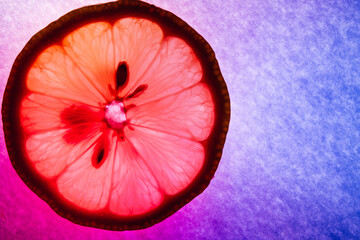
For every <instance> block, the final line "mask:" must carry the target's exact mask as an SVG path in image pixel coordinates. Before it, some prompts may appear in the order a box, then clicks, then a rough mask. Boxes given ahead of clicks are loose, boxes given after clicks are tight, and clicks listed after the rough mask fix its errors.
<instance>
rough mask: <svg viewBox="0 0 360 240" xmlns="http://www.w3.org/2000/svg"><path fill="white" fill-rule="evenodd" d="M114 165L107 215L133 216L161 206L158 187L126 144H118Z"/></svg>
mask: <svg viewBox="0 0 360 240" xmlns="http://www.w3.org/2000/svg"><path fill="white" fill-rule="evenodd" d="M125 129H127V128H125ZM114 161H115V162H114V170H113V171H114V172H113V187H112V191H111V197H110V202H109V209H110V211H112V212H113V213H115V214H119V215H134V214H141V213H144V212H147V211H149V210H151V209H153V208H155V207H157V206H158V205H160V203H161V201H162V199H163V196H162V194H161V193H160V191H159V186H158V183H157V182H156V180H155V178H154V176H153V175H152V173H151V172H150V171H149V168H148V166H147V163H146V162H145V161H144V160H143V159H142V158H141V156H140V155H139V154H138V152H137V150H136V149H135V148H134V147H133V146H132V145H131V144H130V143H129V142H128V141H127V140H125V141H122V142H118V147H117V150H116V156H115V159H114Z"/></svg>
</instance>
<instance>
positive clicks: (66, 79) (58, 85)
mask: <svg viewBox="0 0 360 240" xmlns="http://www.w3.org/2000/svg"><path fill="white" fill-rule="evenodd" d="M26 84H27V87H28V88H29V90H30V91H32V92H36V93H41V94H44V95H46V96H50V97H55V98H61V99H67V100H72V101H78V102H81V103H85V104H88V105H92V106H98V105H99V102H104V101H105V99H104V97H103V96H101V94H100V93H99V91H98V90H97V89H95V88H94V86H92V85H91V83H90V82H89V80H88V78H87V77H86V76H85V75H84V74H83V72H82V71H80V69H79V68H78V67H77V65H76V64H74V62H73V61H72V59H71V58H70V57H69V56H67V55H66V53H65V52H64V49H63V48H62V47H61V46H57V45H56V46H51V47H49V48H47V49H46V50H44V52H42V53H41V54H40V56H39V57H38V58H37V60H36V61H35V63H34V64H33V65H32V67H31V69H30V71H29V73H28V75H27V79H26Z"/></svg>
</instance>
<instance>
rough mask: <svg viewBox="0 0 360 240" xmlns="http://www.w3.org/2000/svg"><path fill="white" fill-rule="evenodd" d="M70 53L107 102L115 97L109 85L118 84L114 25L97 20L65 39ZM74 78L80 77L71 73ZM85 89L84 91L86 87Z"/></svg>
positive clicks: (65, 46)
mask: <svg viewBox="0 0 360 240" xmlns="http://www.w3.org/2000/svg"><path fill="white" fill-rule="evenodd" d="M62 45H63V47H64V50H65V52H66V54H67V55H68V56H69V57H70V58H71V59H72V60H73V62H74V63H75V65H76V66H77V67H78V68H79V69H80V71H81V72H82V73H83V74H84V76H86V79H87V81H88V83H90V84H91V85H92V86H93V87H94V88H95V89H96V90H97V91H98V92H99V93H100V94H101V95H102V97H103V98H104V99H105V100H106V101H111V100H112V95H111V92H110V91H109V88H108V86H109V85H110V86H112V88H114V87H115V83H114V80H113V79H114V75H115V71H116V68H114V66H115V64H117V63H115V62H114V54H115V53H114V43H113V35H112V26H111V25H110V24H109V23H105V22H97V23H92V24H88V25H86V26H84V27H81V28H80V29H78V30H76V31H74V32H73V33H71V34H69V35H68V36H67V37H65V39H64V40H63V42H62ZM69 78H72V79H73V80H74V81H78V80H79V79H76V78H73V76H69ZM83 91H84V90H83Z"/></svg>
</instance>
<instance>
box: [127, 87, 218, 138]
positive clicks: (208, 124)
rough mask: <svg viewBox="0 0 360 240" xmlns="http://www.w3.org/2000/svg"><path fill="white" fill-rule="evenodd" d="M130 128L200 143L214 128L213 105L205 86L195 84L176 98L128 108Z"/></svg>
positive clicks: (162, 99) (167, 98) (175, 96)
mask: <svg viewBox="0 0 360 240" xmlns="http://www.w3.org/2000/svg"><path fill="white" fill-rule="evenodd" d="M127 118H128V119H129V122H130V124H131V125H137V126H143V127H147V128H150V129H154V130H159V131H161V132H165V133H169V134H172V135H176V136H179V137H183V138H187V139H191V140H196V141H203V140H205V139H206V138H207V137H208V136H209V134H210V132H211V130H212V127H213V125H214V104H213V101H212V98H211V94H210V92H209V90H208V89H207V87H206V85H204V84H202V83H198V84H196V85H195V86H193V87H191V88H188V89H185V90H183V91H181V92H178V93H176V94H172V95H170V96H167V97H164V98H161V99H159V100H154V101H151V102H149V103H146V104H143V105H139V106H136V107H134V108H131V109H130V110H129V111H128V112H127Z"/></svg>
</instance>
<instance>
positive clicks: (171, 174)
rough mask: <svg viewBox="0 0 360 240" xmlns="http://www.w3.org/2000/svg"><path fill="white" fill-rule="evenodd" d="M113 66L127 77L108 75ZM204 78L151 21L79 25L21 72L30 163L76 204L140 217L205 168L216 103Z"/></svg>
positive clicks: (183, 47)
mask: <svg viewBox="0 0 360 240" xmlns="http://www.w3.org/2000/svg"><path fill="white" fill-rule="evenodd" d="M120 63H124V64H126V67H127V70H126V69H125V68H124V69H125V70H122V71H123V72H124V71H125V73H127V77H126V81H125V80H123V81H117V79H116V76H119V74H120V75H121V74H124V73H119V70H118V71H117V69H118V67H119V64H120ZM123 66H125V65H123ZM126 71H127V72H126ZM202 77H203V76H202V69H201V65H200V63H199V61H198V60H197V58H196V56H195V54H194V52H193V51H192V49H191V48H190V47H189V46H188V45H187V44H186V43H185V42H184V41H183V40H181V39H179V38H176V37H165V38H164V36H163V33H162V31H161V29H160V27H159V26H158V25H157V24H155V23H153V22H151V21H149V20H145V19H139V18H124V19H121V20H119V21H117V22H116V23H115V24H114V25H110V24H109V23H105V22H98V23H92V24H88V25H86V26H84V27H81V28H79V29H77V30H75V31H74V32H72V33H71V34H69V35H67V36H66V37H65V38H64V39H63V41H62V43H61V44H59V45H53V46H51V47H49V48H47V49H46V50H45V51H43V52H42V53H41V54H40V55H39V56H38V58H37V60H36V61H35V62H34V64H33V65H32V67H31V69H30V71H29V73H28V75H27V79H26V83H27V87H28V89H29V90H30V92H31V93H30V94H29V95H28V96H26V98H25V99H24V100H23V102H22V110H21V119H22V124H23V128H24V130H25V132H26V134H27V140H26V150H27V154H28V158H29V160H30V161H31V163H32V164H33V166H34V168H35V169H36V170H37V172H38V174H40V175H42V176H44V177H46V178H48V179H49V181H53V182H54V183H55V184H56V186H57V188H58V191H59V192H60V194H61V195H62V196H64V197H65V198H66V199H67V200H68V201H70V202H72V203H73V204H75V205H77V206H78V207H80V208H83V209H86V210H90V211H92V210H94V211H95V210H103V211H110V212H112V213H113V214H115V215H119V216H131V215H136V214H142V213H145V212H148V211H150V210H152V209H154V208H156V207H157V206H159V205H160V204H161V203H162V201H163V200H164V197H166V196H167V195H174V194H176V193H178V192H180V191H182V190H183V189H185V188H186V187H187V186H188V185H189V184H190V183H191V182H192V181H193V179H194V178H195V177H196V175H197V174H198V172H199V171H200V169H201V167H202V166H203V164H204V159H205V150H204V146H203V145H202V141H204V140H206V139H207V138H208V136H209V134H210V132H211V131H212V128H213V125H214V103H213V100H212V97H211V94H210V91H209V89H208V88H207V86H206V85H205V84H204V83H202V82H201V80H202Z"/></svg>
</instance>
